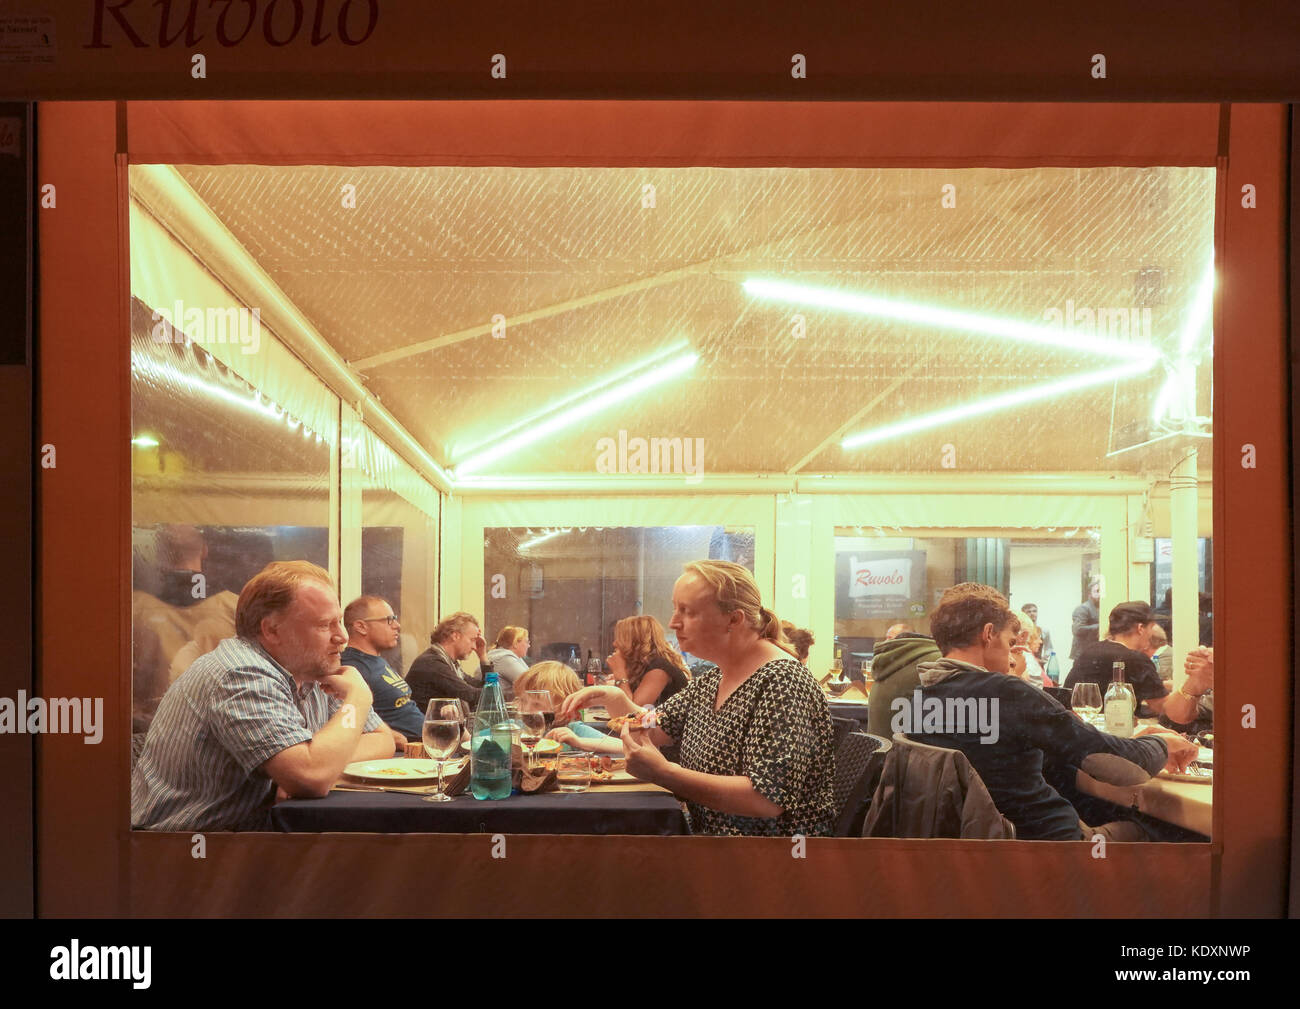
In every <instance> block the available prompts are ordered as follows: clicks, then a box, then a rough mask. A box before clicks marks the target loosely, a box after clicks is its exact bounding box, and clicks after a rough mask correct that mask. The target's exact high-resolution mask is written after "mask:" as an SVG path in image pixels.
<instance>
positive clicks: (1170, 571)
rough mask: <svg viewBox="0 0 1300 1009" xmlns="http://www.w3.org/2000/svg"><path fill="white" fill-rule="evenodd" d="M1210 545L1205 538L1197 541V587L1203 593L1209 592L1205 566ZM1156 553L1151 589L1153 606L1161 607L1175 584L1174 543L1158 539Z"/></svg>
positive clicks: (1199, 538) (1169, 540)
mask: <svg viewBox="0 0 1300 1009" xmlns="http://www.w3.org/2000/svg"><path fill="white" fill-rule="evenodd" d="M1209 544H1210V541H1209V540H1208V539H1207V538H1206V537H1204V536H1201V537H1198V538H1197V540H1196V586H1197V588H1198V589H1199V590H1200V591H1201V592H1208V591H1209V590H1208V589H1207V588H1206V582H1207V579H1206V565H1205V558H1206V555H1207V554H1208V552H1209ZM1155 552H1156V563H1155V570H1154V572H1153V574H1154V579H1153V583H1152V588H1151V605H1152V606H1160V605H1161V604H1162V603H1163V602H1164V598H1165V593H1166V592H1168V591H1169V589H1170V587H1171V586H1172V585H1173V584H1174V541H1173V540H1171V539H1166V538H1157V539H1156V550H1155Z"/></svg>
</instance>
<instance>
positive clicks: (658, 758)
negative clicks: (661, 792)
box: [623, 725, 668, 784]
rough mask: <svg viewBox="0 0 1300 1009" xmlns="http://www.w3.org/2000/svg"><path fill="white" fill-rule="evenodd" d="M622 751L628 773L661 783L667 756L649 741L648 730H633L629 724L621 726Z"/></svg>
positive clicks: (654, 782) (666, 766)
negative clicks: (625, 758) (625, 757)
mask: <svg viewBox="0 0 1300 1009" xmlns="http://www.w3.org/2000/svg"><path fill="white" fill-rule="evenodd" d="M623 753H624V754H625V755H626V756H627V771H628V773H629V774H631V775H633V776H634V777H637V778H640V779H641V780H642V781H649V782H652V783H653V784H660V783H661V782H660V779H661V778H662V776H663V774H664V772H665V771H667V770H668V758H667V757H665V756H664V755H663V754H662V753H660V752H659V747H657V746H655V744H654V743H653V742H651V740H650V734H649V733H648V732H645V731H644V730H641V729H638V730H637V731H636V732H633V731H632V729H631V728H630V727H629V726H626V725H625V726H623Z"/></svg>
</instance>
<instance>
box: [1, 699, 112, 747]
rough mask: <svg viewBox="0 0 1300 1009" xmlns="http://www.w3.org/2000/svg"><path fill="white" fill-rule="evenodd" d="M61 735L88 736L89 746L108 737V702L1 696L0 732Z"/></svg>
mask: <svg viewBox="0 0 1300 1009" xmlns="http://www.w3.org/2000/svg"><path fill="white" fill-rule="evenodd" d="M2 732H13V733H18V734H22V733H31V734H33V735H36V734H37V733H41V734H49V733H55V734H61V735H73V736H85V737H86V738H85V739H83V740H82V742H83V743H86V744H87V745H92V744H95V743H98V742H100V741H101V740H102V739H103V738H104V699H103V698H102V697H51V698H50V699H49V700H48V701H47V700H46V699H45V698H44V697H31V698H29V697H28V696H27V691H25V690H20V691H18V698H17V700H15V699H14V698H12V697H0V733H2Z"/></svg>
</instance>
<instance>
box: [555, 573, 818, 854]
mask: <svg viewBox="0 0 1300 1009" xmlns="http://www.w3.org/2000/svg"><path fill="white" fill-rule="evenodd" d="M669 626H670V627H671V628H672V630H673V631H674V632H675V633H676V635H677V641H678V642H679V644H680V645H681V647H682V649H683V650H684V651H689V652H690V653H691V654H692V655H697V656H699V657H701V658H703V659H707V660H708V661H710V662H713V663H715V664H716V667H715V668H713V669H709V670H707V671H704V672H702V673H700V674H699V675H697V676H695V677H693V678H692V679H691V681H690V683H689V685H688V686H687V687H686V689H685V690H683V691H681V692H680V693H678V694H676V695H674V696H673V697H670V698H669V699H668V700H667V701H665V702H664V703H663V705H662V706H661V707H660V708H658V709H657V712H656V716H657V719H656V724H655V725H654V726H653V727H651V728H648V729H633V728H631V727H629V726H625V727H624V729H623V735H622V738H623V748H624V750H625V751H626V753H627V769H628V771H629V772H631V773H632V774H634V775H636V776H637V777H638V778H641V779H643V780H645V781H650V782H653V783H655V784H658V785H662V786H663V787H664V788H667V789H670V790H671V791H672V792H673V793H674V794H675V795H677V796H679V797H680V798H682V799H684V800H685V801H686V805H687V808H688V810H689V812H690V818H691V829H692V831H693V832H694V833H697V834H729V835H746V834H753V835H763V836H769V837H790V836H791V835H793V834H803V835H805V836H813V835H828V834H830V833H831V828H832V826H833V820H834V812H835V811H834V803H833V800H832V793H831V784H832V780H833V778H834V774H835V758H834V753H833V750H832V738H833V729H832V723H831V717H830V710H829V708H828V706H827V702H826V698H825V697H824V696H823V695H822V692H821V690H820V689H819V688H818V686H817V682H816V680H814V679H813V676H812V674H811V673H810V672H809V671H808V670H807V668H805V667H804V666H803V665H801V664H800V663H799V661H798V659H797V658H795V655H794V651H793V649H792V648H791V647H790V645H789V643H788V642H786V640H785V636H784V635H783V633H782V631H781V622H780V620H779V619H778V618H777V616H776V614H775V613H773V612H772V611H771V610H770V609H768V608H767V607H765V606H763V605H762V600H761V597H760V594H759V590H758V585H757V583H755V581H754V577H753V575H751V574H750V573H749V571H748V570H747V569H745V568H744V567H742V566H741V565H739V564H734V563H732V562H730V561H718V560H702V561H693V562H691V563H689V564H687V565H686V566H685V573H684V574H683V575H682V576H681V577H680V578H678V579H677V582H676V584H675V585H674V586H673V617H672V621H671V622H670V624H669ZM595 704H604V705H605V707H606V708H607V709H608V710H609V712H610V713H611V714H612V715H627V714H631V715H636V716H644V715H645V713H646V712H645V709H643V708H642V707H641V706H640V705H638V704H636V703H635V702H634V701H632V699H631V698H629V697H628V696H627V694H625V693H624V692H623V691H622V690H621V689H619V688H618V687H612V686H603V687H602V686H597V687H586V688H584V689H583V690H580V691H578V692H577V693H575V694H571V695H570V696H569V697H567V698H566V699H565V702H564V706H563V708H562V709H561V710H560V711H559V712H558V714H557V721H563V720H567V719H570V718H572V717H573V716H574V714H575V713H576V712H577V711H578V709H579V708H583V707H587V706H590V705H595ZM671 744H677V745H678V747H679V749H680V758H681V762H680V764H675V763H671V762H669V761H668V760H667V759H665V757H664V755H663V753H662V752H661V751H660V747H663V746H666V745H671Z"/></svg>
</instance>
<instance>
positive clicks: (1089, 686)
mask: <svg viewBox="0 0 1300 1009" xmlns="http://www.w3.org/2000/svg"><path fill="white" fill-rule="evenodd" d="M1070 707H1071V708H1073V709H1074V710H1075V711H1076V712H1077V713H1078V714H1079V716H1080V717H1081V718H1082V719H1083V720H1084V721H1085V722H1087V723H1088V724H1089V725H1096V724H1097V716H1098V715H1099V714H1101V688H1100V687H1099V686H1097V684H1095V683H1076V684H1075V685H1074V689H1073V690H1072V691H1071V692H1070Z"/></svg>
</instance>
